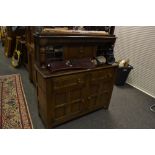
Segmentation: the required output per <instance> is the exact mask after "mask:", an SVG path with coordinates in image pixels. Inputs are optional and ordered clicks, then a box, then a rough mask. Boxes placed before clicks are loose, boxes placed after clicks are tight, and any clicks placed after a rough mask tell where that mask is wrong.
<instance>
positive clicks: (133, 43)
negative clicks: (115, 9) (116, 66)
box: [115, 26, 155, 97]
mask: <svg viewBox="0 0 155 155" xmlns="http://www.w3.org/2000/svg"><path fill="white" fill-rule="evenodd" d="M115 35H116V37H117V40H116V44H115V58H116V60H118V59H124V58H129V59H130V64H131V65H133V67H134V69H133V70H132V71H131V73H130V75H129V78H128V80H127V82H128V83H129V84H131V85H133V86H134V87H136V88H138V89H140V90H142V91H144V92H146V93H148V94H149V95H151V96H153V97H155V26H143V27H142V26H118V27H116V28H115Z"/></svg>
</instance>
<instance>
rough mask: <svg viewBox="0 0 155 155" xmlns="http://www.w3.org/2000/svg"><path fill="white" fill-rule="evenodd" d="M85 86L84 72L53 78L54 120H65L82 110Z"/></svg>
mask: <svg viewBox="0 0 155 155" xmlns="http://www.w3.org/2000/svg"><path fill="white" fill-rule="evenodd" d="M84 88H85V77H84V74H77V75H67V76H66V75H65V76H62V77H57V78H54V79H53V95H52V96H53V99H54V110H53V111H54V121H63V120H65V119H68V118H70V117H74V116H76V115H78V114H79V113H81V112H82V109H83V104H84V99H83V96H84Z"/></svg>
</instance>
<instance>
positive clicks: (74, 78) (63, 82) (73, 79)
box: [53, 74, 85, 90]
mask: <svg viewBox="0 0 155 155" xmlns="http://www.w3.org/2000/svg"><path fill="white" fill-rule="evenodd" d="M84 82H85V75H84V74H78V75H77V74H76V75H68V76H61V77H56V78H53V89H54V90H58V89H65V88H67V87H77V86H78V87H79V86H81V85H83V84H84Z"/></svg>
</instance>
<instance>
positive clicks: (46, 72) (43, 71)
mask: <svg viewBox="0 0 155 155" xmlns="http://www.w3.org/2000/svg"><path fill="white" fill-rule="evenodd" d="M116 67H118V65H117V64H113V65H106V64H105V65H102V66H99V67H95V68H93V69H78V70H68V71H58V72H53V73H52V72H51V71H49V70H48V69H42V68H40V67H38V66H37V65H36V64H35V69H36V70H37V71H38V72H39V73H40V74H41V75H42V76H43V77H44V78H51V77H58V76H63V75H70V74H76V73H83V72H89V71H95V70H100V69H106V68H116Z"/></svg>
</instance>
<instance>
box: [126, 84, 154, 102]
mask: <svg viewBox="0 0 155 155" xmlns="http://www.w3.org/2000/svg"><path fill="white" fill-rule="evenodd" d="M127 84H129V85H130V86H132V87H134V88H136V89H138V90H140V91H141V92H143V93H145V94H147V95H149V96H151V97H153V98H154V99H155V96H153V95H151V94H149V93H147V92H146V91H144V90H142V89H140V88H138V87H136V86H134V85H132V84H131V83H128V82H127Z"/></svg>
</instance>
